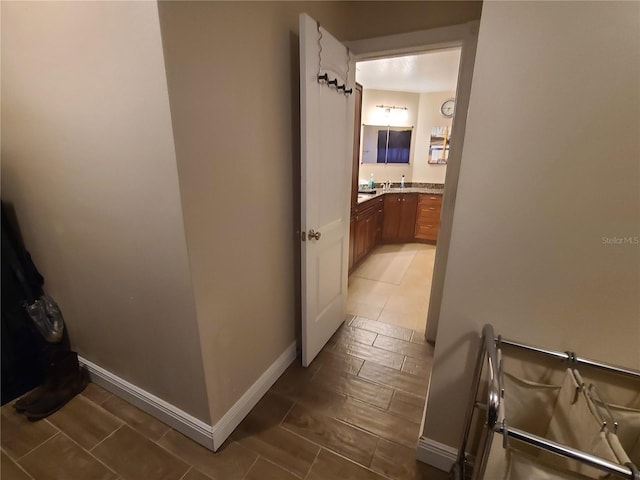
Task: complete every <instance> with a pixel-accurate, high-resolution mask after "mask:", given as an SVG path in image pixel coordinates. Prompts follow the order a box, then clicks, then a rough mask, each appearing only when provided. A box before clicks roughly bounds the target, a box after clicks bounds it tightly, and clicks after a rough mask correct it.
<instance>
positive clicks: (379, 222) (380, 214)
mask: <svg viewBox="0 0 640 480" xmlns="http://www.w3.org/2000/svg"><path fill="white" fill-rule="evenodd" d="M383 225H384V199H383V198H380V203H378V211H377V212H376V234H375V245H377V244H379V243H380V242H381V241H382V226H383Z"/></svg>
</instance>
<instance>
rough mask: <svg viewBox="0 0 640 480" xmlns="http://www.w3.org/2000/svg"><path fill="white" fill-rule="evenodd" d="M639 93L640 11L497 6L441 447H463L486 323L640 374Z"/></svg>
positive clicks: (438, 381) (444, 365) (463, 237)
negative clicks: (462, 436)
mask: <svg viewBox="0 0 640 480" xmlns="http://www.w3.org/2000/svg"><path fill="white" fill-rule="evenodd" d="M576 18H579V19H580V21H576ZM613 72H615V74H614V73H613ZM639 79H640V4H638V3H635V2H631V3H626V2H578V3H576V2H488V3H485V4H484V8H483V12H482V19H481V22H480V33H479V39H478V50H477V56H476V64H475V70H474V78H473V86H472V89H471V102H470V106H469V113H468V123H467V129H466V132H467V133H466V137H465V141H464V152H463V156H462V167H461V172H460V180H459V187H458V193H457V200H456V210H455V213H454V223H453V233H452V239H451V248H450V253H449V262H448V269H447V275H446V279H445V285H444V295H443V302H442V310H441V316H440V323H439V330H438V337H437V344H436V350H435V359H434V367H433V374H432V377H431V385H430V391H429V395H428V404H427V414H426V419H425V427H424V435H425V436H426V437H428V438H430V439H433V440H436V441H438V442H440V443H443V444H445V445H449V446H452V447H456V448H457V446H458V445H459V442H460V437H461V435H462V427H463V425H462V423H463V421H464V414H465V407H466V405H467V399H468V397H467V393H468V390H469V387H470V380H471V375H472V372H473V369H474V363H475V358H476V351H477V347H478V343H479V342H478V336H479V333H480V331H481V328H482V326H483V325H484V324H485V323H492V324H493V325H494V327H495V329H496V332H497V333H498V334H502V335H504V336H505V337H507V338H513V339H516V340H520V341H523V342H526V343H530V344H533V345H540V346H545V347H547V348H550V349H555V350H560V351H566V350H570V351H575V352H577V353H578V354H579V355H580V356H584V357H587V358H594V359H598V360H602V361H605V362H610V363H614V364H620V365H625V366H628V367H631V368H636V369H639V368H640V349H639V348H638V345H640V302H638V292H639V291H640V268H639V265H640V245H639V243H640V241H639V235H640V224H639V219H640V162H638V159H639V158H640V140H639V138H640V137H639V135H638V132H640V115H639V114H638V112H639V106H640V90H639V89H638V80H639ZM603 86H606V88H603ZM559 112H561V113H562V118H561V119H560V120H558V113H559ZM550 119H553V120H550ZM615 238H618V239H619V241H618V242H616V241H615V240H614V239H615Z"/></svg>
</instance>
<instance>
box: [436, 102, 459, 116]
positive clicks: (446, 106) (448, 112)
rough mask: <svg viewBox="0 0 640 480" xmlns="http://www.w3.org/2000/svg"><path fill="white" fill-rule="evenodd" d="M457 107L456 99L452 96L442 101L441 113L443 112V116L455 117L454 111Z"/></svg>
mask: <svg viewBox="0 0 640 480" xmlns="http://www.w3.org/2000/svg"><path fill="white" fill-rule="evenodd" d="M455 108H456V101H455V99H453V98H450V99H448V100H445V101H444V102H442V105H440V113H441V114H442V116H443V117H447V118H451V117H453V112H454V110H455Z"/></svg>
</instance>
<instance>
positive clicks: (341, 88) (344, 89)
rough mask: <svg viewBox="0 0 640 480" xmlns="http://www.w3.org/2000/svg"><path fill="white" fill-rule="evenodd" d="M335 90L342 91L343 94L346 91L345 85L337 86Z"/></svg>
mask: <svg viewBox="0 0 640 480" xmlns="http://www.w3.org/2000/svg"><path fill="white" fill-rule="evenodd" d="M336 89H337V90H342V91H343V92H345V91H346V90H347V86H346V85H338V86H337V87H336Z"/></svg>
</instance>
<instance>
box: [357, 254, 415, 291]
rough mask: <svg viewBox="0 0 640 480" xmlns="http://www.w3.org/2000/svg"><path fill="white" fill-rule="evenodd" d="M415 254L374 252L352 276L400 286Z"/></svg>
mask: <svg viewBox="0 0 640 480" xmlns="http://www.w3.org/2000/svg"><path fill="white" fill-rule="evenodd" d="M414 256H415V252H414V251H411V252H381V251H379V250H374V251H373V252H372V253H371V254H370V255H369V257H368V258H367V259H366V260H365V261H364V262H363V264H362V265H360V266H359V267H358V268H357V269H356V270H354V271H353V273H352V275H354V276H356V277H360V278H367V279H369V280H376V281H379V282H385V283H391V284H394V285H400V283H401V282H402V279H403V277H404V275H405V273H406V272H407V269H408V268H409V266H410V265H411V261H412V260H413V257H414Z"/></svg>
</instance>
